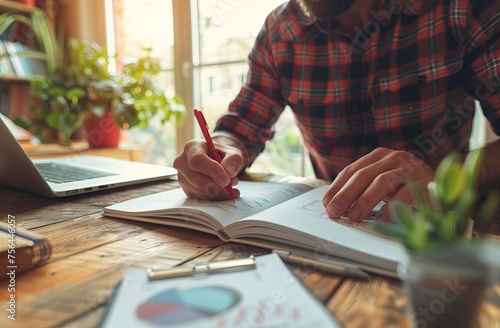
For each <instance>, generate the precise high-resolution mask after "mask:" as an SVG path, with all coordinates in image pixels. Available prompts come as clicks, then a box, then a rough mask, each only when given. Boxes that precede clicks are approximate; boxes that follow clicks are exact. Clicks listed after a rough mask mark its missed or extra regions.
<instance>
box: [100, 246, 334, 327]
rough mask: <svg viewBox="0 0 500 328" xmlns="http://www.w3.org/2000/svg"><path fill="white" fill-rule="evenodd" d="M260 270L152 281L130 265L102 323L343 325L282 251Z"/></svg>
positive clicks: (264, 259) (261, 260)
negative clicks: (332, 314) (302, 280)
mask: <svg viewBox="0 0 500 328" xmlns="http://www.w3.org/2000/svg"><path fill="white" fill-rule="evenodd" d="M256 259H257V263H256V267H255V269H248V270H243V271H231V272H223V273H212V274H201V275H198V276H197V275H195V276H189V277H181V278H170V279H161V280H154V281H153V280H149V279H148V276H147V274H146V270H139V269H129V270H127V271H126V273H125V277H124V278H123V280H122V282H121V284H120V286H119V287H118V290H117V292H116V295H115V297H114V298H113V301H112V302H111V305H110V307H109V308H108V313H107V315H106V317H105V319H104V321H103V325H102V327H160V326H161V327H179V328H180V327H182V328H191V327H193V328H199V327H204V328H208V327H217V328H226V327H227V328H247V327H248V328H250V327H252V328H264V327H269V328H271V327H273V328H276V327H287V328H299V327H301V328H302V327H316V328H321V327H324V328H327V327H340V325H339V324H338V323H337V322H336V321H335V319H334V318H333V317H332V316H331V314H330V313H329V312H328V310H327V309H326V308H325V307H324V305H323V304H322V303H321V302H320V301H319V300H318V299H317V298H315V297H314V296H313V295H312V294H311V293H310V292H309V291H308V290H307V289H306V287H305V286H304V285H303V284H302V282H301V281H300V280H299V279H298V278H297V277H296V276H295V275H294V274H293V273H292V272H291V271H290V270H289V269H288V267H287V266H286V265H285V264H284V263H283V262H282V261H281V259H280V258H279V257H278V255H276V254H268V255H263V256H259V257H257V258H256Z"/></svg>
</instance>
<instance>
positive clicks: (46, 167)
mask: <svg viewBox="0 0 500 328" xmlns="http://www.w3.org/2000/svg"><path fill="white" fill-rule="evenodd" d="M35 165H36V167H37V169H38V170H39V171H40V173H41V174H42V176H43V177H44V179H45V180H47V181H50V182H53V183H65V182H75V181H82V180H88V179H95V178H102V177H107V176H110V175H114V173H108V172H102V171H94V170H90V169H83V168H79V167H73V166H70V165H64V164H58V163H37V164H35Z"/></svg>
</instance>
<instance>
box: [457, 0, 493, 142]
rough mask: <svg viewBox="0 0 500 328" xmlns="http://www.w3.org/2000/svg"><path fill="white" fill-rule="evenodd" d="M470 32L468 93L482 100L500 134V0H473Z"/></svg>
mask: <svg viewBox="0 0 500 328" xmlns="http://www.w3.org/2000/svg"><path fill="white" fill-rule="evenodd" d="M469 3H470V6H471V7H470V16H469V17H471V23H470V35H469V39H468V40H467V45H468V47H467V55H468V57H469V58H470V60H469V61H468V62H467V63H466V64H465V74H466V78H467V84H466V86H465V88H466V90H467V91H468V93H469V94H471V95H472V96H473V97H474V98H475V99H477V100H479V102H480V103H481V108H482V110H483V113H484V115H485V117H486V118H487V119H488V121H489V122H490V124H491V127H492V128H493V131H495V133H496V134H497V135H500V2H498V1H495V0H482V1H470V2H469Z"/></svg>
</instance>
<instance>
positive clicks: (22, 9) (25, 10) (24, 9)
mask: <svg viewBox="0 0 500 328" xmlns="http://www.w3.org/2000/svg"><path fill="white" fill-rule="evenodd" d="M6 11H12V12H16V13H19V14H30V13H32V12H33V11H35V8H34V7H29V6H26V5H23V4H22V3H18V2H15V1H5V0H0V13H2V12H6Z"/></svg>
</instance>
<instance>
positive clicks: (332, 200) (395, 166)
mask: <svg viewBox="0 0 500 328" xmlns="http://www.w3.org/2000/svg"><path fill="white" fill-rule="evenodd" d="M433 177H434V172H433V170H432V169H431V168H430V167H429V166H428V165H426V164H425V163H423V162H421V161H420V160H418V159H417V158H415V157H413V156H412V155H411V154H410V153H408V152H405V151H394V150H389V149H384V148H379V149H376V150H374V151H373V152H371V153H370V154H368V155H366V156H364V157H362V158H361V159H360V160H358V161H356V162H355V163H353V164H351V165H349V166H348V167H346V169H344V170H343V171H342V172H341V174H339V176H338V178H337V179H335V181H334V182H333V183H332V184H331V186H330V187H329V189H328V190H327V192H326V193H325V196H324V198H323V205H324V206H325V208H326V211H327V213H328V215H329V216H330V217H331V218H339V217H340V216H342V215H348V216H349V217H350V218H351V219H352V220H354V221H361V220H363V219H364V218H365V217H366V216H367V215H369V214H370V213H371V211H372V209H373V207H374V206H375V205H376V204H378V203H379V202H380V201H381V200H387V199H400V200H402V201H404V202H406V203H410V204H411V203H412V202H413V197H412V195H411V192H410V190H409V189H408V188H407V187H406V185H405V183H406V182H407V180H408V179H412V180H415V181H417V182H419V183H421V184H427V183H428V182H429V181H431V180H432V179H433ZM382 214H383V215H384V216H388V215H389V213H388V207H386V208H385V209H383V210H382Z"/></svg>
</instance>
